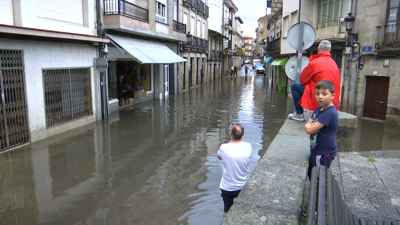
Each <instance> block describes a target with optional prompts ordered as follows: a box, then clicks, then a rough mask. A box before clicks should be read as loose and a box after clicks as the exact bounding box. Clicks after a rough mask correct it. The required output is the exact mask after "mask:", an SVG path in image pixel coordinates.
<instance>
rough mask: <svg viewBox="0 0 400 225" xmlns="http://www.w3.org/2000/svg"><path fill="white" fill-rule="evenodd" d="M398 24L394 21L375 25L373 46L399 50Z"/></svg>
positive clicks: (399, 35) (399, 30)
mask: <svg viewBox="0 0 400 225" xmlns="http://www.w3.org/2000/svg"><path fill="white" fill-rule="evenodd" d="M399 28H400V26H399V25H398V24H396V23H393V24H388V25H384V26H377V27H376V41H375V48H376V49H382V48H394V49H397V50H400V34H399V32H400V29H399Z"/></svg>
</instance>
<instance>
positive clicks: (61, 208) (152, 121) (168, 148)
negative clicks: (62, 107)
mask: <svg viewBox="0 0 400 225" xmlns="http://www.w3.org/2000/svg"><path fill="white" fill-rule="evenodd" d="M291 105H292V103H291V101H286V96H285V94H284V93H278V92H277V90H276V89H274V90H272V89H271V88H270V86H269V85H268V83H267V81H266V80H265V79H264V78H263V77H262V76H259V77H253V76H249V77H248V78H245V77H235V78H231V77H225V78H223V79H222V80H217V81H215V82H214V83H211V84H207V85H204V86H203V87H200V88H196V89H193V90H191V91H190V92H185V93H181V94H179V95H177V96H171V98H170V99H169V100H168V101H167V102H165V101H154V102H148V103H143V104H140V105H138V106H131V107H128V108H125V109H123V110H122V111H120V113H119V117H115V115H113V116H112V117H111V119H110V120H107V121H101V122H98V123H96V124H92V125H88V126H85V127H81V128H78V129H75V130H73V131H70V132H67V133H65V134H62V135H58V136H55V137H52V138H49V139H46V140H44V141H40V142H35V143H33V144H30V145H27V146H24V147H21V148H18V149H14V150H12V151H9V152H6V153H3V154H0V165H1V182H2V185H1V196H0V206H1V215H0V224H220V222H221V221H222V215H223V202H222V199H221V197H220V190H219V182H220V178H221V174H222V163H221V162H220V161H219V160H218V159H217V157H216V152H217V151H218V148H219V146H220V144H221V143H223V142H228V141H230V136H229V127H230V125H231V124H233V123H241V124H242V125H243V126H244V128H245V136H244V137H243V140H244V141H247V142H250V143H251V144H252V146H253V156H252V160H251V164H250V167H251V170H253V169H254V168H255V166H256V164H257V161H258V160H259V158H260V156H261V155H263V154H264V152H265V150H266V149H267V148H268V146H269V144H270V142H271V141H272V140H273V138H274V136H275V135H276V133H277V132H278V131H279V129H280V127H281V125H282V124H283V122H284V120H285V119H286V115H287V114H288V110H287V108H290V111H291V110H292V108H293V106H291ZM287 106H288V107H287Z"/></svg>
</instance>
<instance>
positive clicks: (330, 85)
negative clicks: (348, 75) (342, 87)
mask: <svg viewBox="0 0 400 225" xmlns="http://www.w3.org/2000/svg"><path fill="white" fill-rule="evenodd" d="M318 89H324V90H326V89H328V90H329V91H330V92H331V94H333V93H335V85H333V83H332V82H330V81H329V80H321V81H320V82H318V83H317V85H315V90H318Z"/></svg>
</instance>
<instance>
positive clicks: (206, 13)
mask: <svg viewBox="0 0 400 225" xmlns="http://www.w3.org/2000/svg"><path fill="white" fill-rule="evenodd" d="M204 14H205V15H206V16H207V17H208V15H209V9H208V5H204Z"/></svg>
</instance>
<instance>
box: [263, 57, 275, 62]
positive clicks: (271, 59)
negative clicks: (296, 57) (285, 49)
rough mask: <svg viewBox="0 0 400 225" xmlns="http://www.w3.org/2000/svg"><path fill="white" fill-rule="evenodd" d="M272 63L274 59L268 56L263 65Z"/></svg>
mask: <svg viewBox="0 0 400 225" xmlns="http://www.w3.org/2000/svg"><path fill="white" fill-rule="evenodd" d="M273 61H274V57H272V56H270V57H268V58H266V59H265V60H264V62H265V63H272V62H273Z"/></svg>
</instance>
